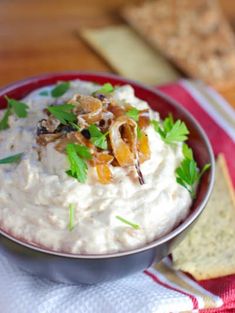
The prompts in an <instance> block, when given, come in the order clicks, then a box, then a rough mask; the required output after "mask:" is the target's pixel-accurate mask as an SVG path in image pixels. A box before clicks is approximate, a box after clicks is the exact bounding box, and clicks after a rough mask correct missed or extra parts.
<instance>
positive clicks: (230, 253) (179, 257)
mask: <svg viewBox="0 0 235 313" xmlns="http://www.w3.org/2000/svg"><path fill="white" fill-rule="evenodd" d="M173 264H174V267H175V268H176V269H180V270H183V271H185V272H188V273H190V274H191V275H192V276H193V277H195V278H196V279H198V280H202V279H210V278H216V277H221V276H225V275H230V274H234V273H235V197H234V190H233V187H232V183H231V180H230V178H229V174H228V170H227V166H226V162H225V159H224V157H223V156H222V155H220V156H219V157H218V159H217V162H216V180H215V186H214V190H213V192H212V196H211V198H210V200H209V202H208V204H207V206H206V208H205V210H204V212H203V213H202V215H201V216H200V218H199V221H198V222H197V224H196V225H195V226H194V227H193V228H192V230H191V231H190V233H189V234H188V235H187V237H186V238H185V239H184V240H183V242H182V243H181V244H180V245H179V246H178V247H177V248H176V249H175V250H174V251H173Z"/></svg>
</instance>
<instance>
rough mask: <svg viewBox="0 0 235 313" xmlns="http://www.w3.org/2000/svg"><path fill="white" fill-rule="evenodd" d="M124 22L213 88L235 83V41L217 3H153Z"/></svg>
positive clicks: (128, 13) (134, 9)
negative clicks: (213, 86)
mask: <svg viewBox="0 0 235 313" xmlns="http://www.w3.org/2000/svg"><path fill="white" fill-rule="evenodd" d="M122 15H123V17H124V18H125V20H126V21H127V22H128V23H129V24H130V25H131V26H132V27H133V28H134V29H135V30H136V31H137V32H139V33H140V34H141V35H142V36H143V37H144V38H145V39H146V40H147V41H148V42H149V43H150V44H151V45H152V46H153V47H155V48H156V49H158V50H160V51H161V52H162V53H163V54H164V55H165V56H166V57H168V58H169V60H171V61H172V62H174V63H175V65H176V66H178V67H179V68H180V69H181V70H182V71H184V72H185V73H186V74H187V75H189V76H190V77H193V78H199V79H202V80H204V81H205V82H207V83H209V84H211V85H217V86H218V85H219V84H220V83H224V82H229V81H232V82H234V81H235V39H234V34H233V31H232V29H231V27H230V25H229V24H228V22H227V20H226V19H225V17H224V16H223V14H222V11H221V9H220V7H219V5H218V3H217V1H216V0H197V1H195V0H154V1H150V2H145V3H143V4H142V5H140V4H137V5H130V6H127V7H126V8H124V10H123V11H122Z"/></svg>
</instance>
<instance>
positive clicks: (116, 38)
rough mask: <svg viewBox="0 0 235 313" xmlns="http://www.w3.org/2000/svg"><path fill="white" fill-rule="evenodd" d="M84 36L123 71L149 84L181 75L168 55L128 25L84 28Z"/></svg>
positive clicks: (162, 81) (174, 78)
mask: <svg viewBox="0 0 235 313" xmlns="http://www.w3.org/2000/svg"><path fill="white" fill-rule="evenodd" d="M81 35H82V37H83V38H84V39H85V40H86V41H87V42H88V43H89V44H90V45H91V46H92V47H93V48H94V49H95V51H97V52H98V53H99V54H100V55H101V56H102V57H103V58H104V59H105V60H107V61H108V63H109V64H110V65H111V67H112V68H113V69H114V70H115V71H116V72H118V73H119V74H121V75H123V76H125V77H127V78H130V79H135V80H139V81H141V82H143V83H146V84H163V83H166V82H171V81H174V80H176V79H177V78H179V74H178V73H177V72H176V70H175V69H174V68H173V67H172V65H170V64H169V63H168V62H167V61H166V60H165V59H164V57H162V56H161V55H160V54H159V53H157V52H155V51H154V50H153V49H152V48H151V47H149V46H148V45H146V43H145V42H143V40H142V39H141V38H140V37H139V36H138V35H137V34H136V33H135V32H134V31H133V30H132V29H131V28H130V27H128V26H111V27H105V28H100V29H97V30H92V29H90V30H84V31H82V33H81Z"/></svg>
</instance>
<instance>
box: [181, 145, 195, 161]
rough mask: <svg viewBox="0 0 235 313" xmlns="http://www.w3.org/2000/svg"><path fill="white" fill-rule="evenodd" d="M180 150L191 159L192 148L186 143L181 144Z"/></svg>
mask: <svg viewBox="0 0 235 313" xmlns="http://www.w3.org/2000/svg"><path fill="white" fill-rule="evenodd" d="M182 151H183V155H184V157H185V158H186V159H189V160H193V150H192V149H191V148H189V146H188V145H187V144H186V143H184V144H183V147H182Z"/></svg>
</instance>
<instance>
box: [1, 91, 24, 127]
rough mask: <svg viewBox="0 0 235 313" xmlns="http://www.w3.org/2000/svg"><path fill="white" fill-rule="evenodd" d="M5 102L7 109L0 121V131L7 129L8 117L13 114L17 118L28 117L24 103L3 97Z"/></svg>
mask: <svg viewBox="0 0 235 313" xmlns="http://www.w3.org/2000/svg"><path fill="white" fill-rule="evenodd" d="M5 99H6V100H7V109H6V111H5V113H4V115H3V117H2V119H1V121H0V130H4V129H7V128H9V124H8V119H9V116H10V115H11V114H12V113H14V114H15V115H16V116H18V117H19V118H24V117H27V115H28V105H27V104H26V103H24V102H21V101H18V100H15V99H12V98H9V97H7V96H5Z"/></svg>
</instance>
